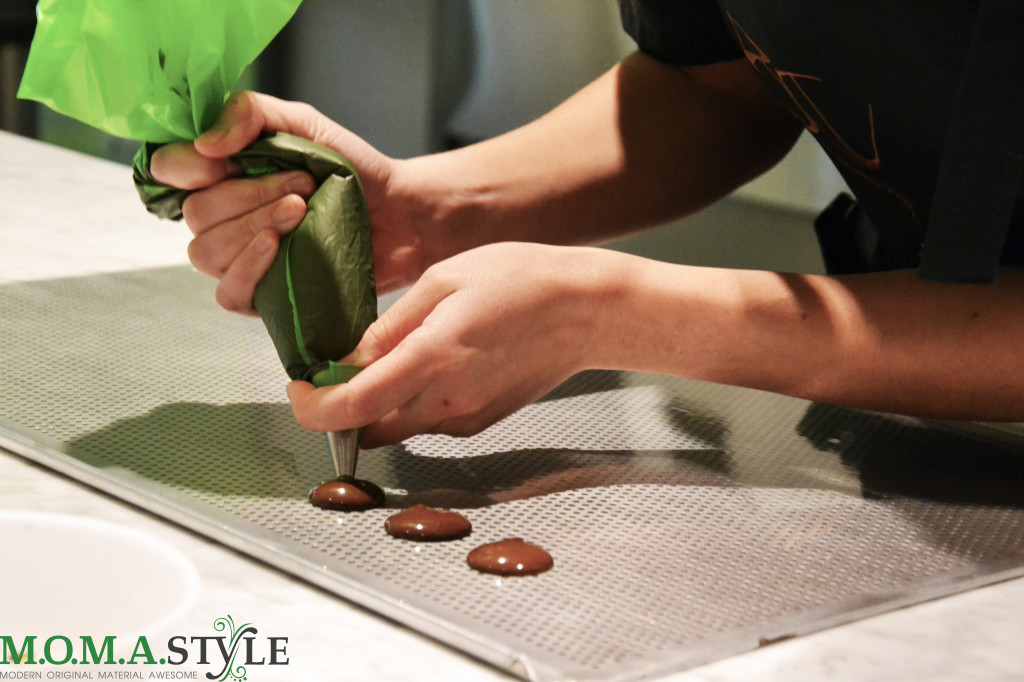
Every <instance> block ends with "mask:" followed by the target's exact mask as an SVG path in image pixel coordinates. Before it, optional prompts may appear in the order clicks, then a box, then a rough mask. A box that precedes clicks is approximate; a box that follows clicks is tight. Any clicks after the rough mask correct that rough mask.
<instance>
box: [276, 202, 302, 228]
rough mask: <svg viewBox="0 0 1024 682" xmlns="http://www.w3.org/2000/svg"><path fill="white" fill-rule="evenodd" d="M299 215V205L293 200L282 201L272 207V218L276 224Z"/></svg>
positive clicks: (283, 222) (282, 223)
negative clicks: (275, 206)
mask: <svg viewBox="0 0 1024 682" xmlns="http://www.w3.org/2000/svg"><path fill="white" fill-rule="evenodd" d="M298 216H299V207H298V206H296V205H295V202H294V201H283V202H281V204H280V205H279V206H278V207H277V208H275V209H274V215H273V219H274V222H275V223H277V224H278V225H286V224H288V223H290V222H291V221H293V220H295V219H296V218H297V217H298Z"/></svg>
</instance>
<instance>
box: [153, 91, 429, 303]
mask: <svg viewBox="0 0 1024 682" xmlns="http://www.w3.org/2000/svg"><path fill="white" fill-rule="evenodd" d="M272 131H283V132H288V133H292V134H294V135H299V136H301V137H305V138H307V139H309V140H312V141H313V142H316V143H318V144H321V145H323V146H326V147H330V148H332V149H335V150H337V151H339V152H341V153H342V154H344V155H345V156H346V157H347V158H348V159H349V160H350V161H351V162H352V164H353V165H354V166H355V168H356V170H357V172H358V173H359V176H360V180H361V182H362V184H363V189H364V192H365V194H366V199H367V204H368V208H369V212H370V223H371V225H372V226H373V230H374V234H373V246H374V260H375V268H376V273H377V281H378V289H379V290H380V291H382V292H383V291H387V290H389V289H393V288H395V287H397V286H399V285H402V284H406V283H409V282H411V281H412V280H414V279H415V278H416V276H418V275H419V273H420V272H421V271H422V265H421V262H422V258H421V257H420V254H419V244H420V240H419V236H418V234H416V233H415V230H414V228H413V227H412V225H413V222H414V221H411V220H407V219H403V218H402V217H401V211H402V210H403V206H404V205H406V204H403V203H402V202H394V201H389V200H388V195H389V184H390V180H391V174H392V167H393V161H392V160H391V159H389V158H387V157H386V156H384V155H383V154H381V153H380V152H378V151H377V150H375V149H374V148H373V147H371V146H370V145H369V144H367V143H366V142H364V141H363V140H361V139H359V138H358V137H356V136H355V135H353V134H352V133H350V132H349V131H347V130H345V129H344V128H342V127H341V126H339V125H337V124H336V123H334V122H333V121H331V120H329V119H328V118H326V117H325V116H323V115H322V114H320V113H319V112H318V111H316V110H315V109H314V108H313V107H310V106H308V105H305V104H300V103H296V102H285V101H282V100H279V99H276V98H274V97H270V96H267V95H260V94H256V93H251V92H244V93H240V94H238V95H235V96H233V97H232V98H231V99H230V100H229V101H228V103H227V105H226V106H225V108H224V112H223V113H222V114H221V117H220V119H219V120H218V122H217V123H216V125H214V126H213V127H212V128H211V129H210V130H208V131H206V132H205V133H203V135H201V136H200V137H199V138H198V139H196V140H195V142H194V143H177V144H171V145H167V146H164V147H162V148H160V149H159V150H157V152H156V153H155V154H154V155H153V159H152V164H151V171H152V173H153V176H154V177H155V178H156V179H157V180H158V181H160V182H162V183H164V184H167V185H171V186H173V187H180V188H182V189H189V190H196V191H195V192H194V193H193V194H191V195H190V196H189V197H188V199H186V200H185V203H184V205H183V207H182V209H183V213H184V217H185V222H186V223H187V224H188V226H189V229H190V230H191V231H192V233H193V235H195V238H194V239H193V241H192V243H191V244H190V245H189V249H188V255H189V260H190V261H191V262H192V264H193V265H194V266H195V267H196V269H198V270H199V271H200V272H204V273H206V274H208V275H211V276H213V277H216V278H217V279H219V280H220V283H219V284H218V286H217V294H216V296H217V301H218V302H219V303H220V305H221V306H223V307H224V308H226V309H228V310H234V311H238V312H243V313H249V314H252V313H253V312H254V311H253V309H252V297H253V291H254V290H255V288H256V285H257V284H258V283H259V281H260V280H261V279H262V278H263V275H264V274H265V273H266V271H267V269H268V268H269V267H270V264H271V263H272V262H273V260H274V256H275V254H276V251H277V244H278V239H279V237H280V236H281V235H284V234H287V233H289V232H291V231H292V230H294V229H295V228H296V227H298V225H299V223H300V222H302V218H303V217H304V216H305V212H306V204H305V200H306V199H308V198H309V197H310V196H311V195H312V194H313V192H314V191H315V190H316V187H315V183H314V181H313V178H312V177H311V176H309V175H308V174H306V173H302V172H288V173H275V174H271V175H266V176H262V177H259V178H240V177H237V176H238V169H237V168H236V167H235V166H234V164H233V163H231V162H230V161H229V159H228V157H229V156H230V155H232V154H234V153H236V152H238V151H240V150H242V149H244V148H245V147H247V146H248V145H249V144H251V143H252V142H254V141H255V140H256V139H257V138H258V137H259V136H260V135H261V134H262V133H264V132H272Z"/></svg>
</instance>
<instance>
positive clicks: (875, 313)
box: [595, 260, 1024, 421]
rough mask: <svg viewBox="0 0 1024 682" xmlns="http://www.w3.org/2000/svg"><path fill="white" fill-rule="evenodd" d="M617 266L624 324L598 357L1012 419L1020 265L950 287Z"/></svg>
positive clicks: (907, 279)
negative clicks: (978, 282) (981, 281)
mask: <svg viewBox="0 0 1024 682" xmlns="http://www.w3.org/2000/svg"><path fill="white" fill-rule="evenodd" d="M622 265H623V268H624V272H622V273H621V278H620V281H621V282H622V285H621V287H617V286H616V285H612V287H613V289H614V290H615V291H616V293H615V296H616V297H617V298H618V300H619V301H620V302H621V303H622V306H623V308H622V309H621V310H620V312H619V313H618V314H619V315H625V316H626V318H625V319H630V318H632V319H634V320H635V326H633V325H631V326H630V327H629V329H628V331H627V333H625V334H620V335H619V336H618V337H616V343H614V344H604V345H603V347H604V348H605V349H606V351H607V354H606V355H605V358H604V361H603V362H598V364H600V365H605V366H615V367H623V368H626V367H628V368H629V369H640V370H647V371H654V372H663V373H668V374H675V375H677V376H686V377H691V378H696V379H705V380H709V381H714V382H719V383H728V384H736V385H740V386H747V387H753V388H758V389H764V390H769V391H774V392H778V393H784V394H788V395H794V396H799V397H803V398H809V399H812V400H818V401H823V402H828V403H834V404H840V405H845V406H848V407H856V408H865V409H874V410H883V411H888V412H898V413H904V414H911V415H916V416H927V417H938V418H951V419H975V420H985V421H1024V353H1022V351H1021V348H1022V345H1021V341H1020V340H1021V338H1024V337H1022V334H1024V315H1022V314H1021V313H1022V311H1024V272H1021V271H1019V270H1004V271H1003V272H1001V273H1000V276H999V281H998V283H997V284H996V285H994V286H957V285H947V284H935V283H930V282H925V281H922V280H920V279H918V278H917V276H916V272H913V271H899V272H889V273H878V274H869V275H858V276H849V277H824V276H813V275H791V274H778V273H769V272H754V271H743V270H719V269H709V268H692V267H679V266H671V265H665V264H661V263H653V262H650V261H647V262H642V263H641V262H639V261H625V260H624V261H623V262H622ZM610 322H611V321H609V328H612V329H614V328H616V327H615V325H613V324H610ZM619 328H620V329H622V327H619ZM624 331H625V330H624ZM638 348H642V349H643V350H642V352H638V351H637V349H638ZM595 352H599V350H598V349H595Z"/></svg>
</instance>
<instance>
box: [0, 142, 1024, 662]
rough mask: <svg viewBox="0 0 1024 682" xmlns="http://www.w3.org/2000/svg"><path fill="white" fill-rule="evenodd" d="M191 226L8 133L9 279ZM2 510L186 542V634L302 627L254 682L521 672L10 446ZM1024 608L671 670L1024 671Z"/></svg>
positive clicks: (787, 645)
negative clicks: (282, 658) (480, 658)
mask: <svg viewBox="0 0 1024 682" xmlns="http://www.w3.org/2000/svg"><path fill="white" fill-rule="evenodd" d="M55 190H57V193H56V194H54V191H55ZM188 236H189V235H188V230H187V229H186V228H185V227H184V226H183V225H179V224H172V223H162V222H159V221H157V220H156V219H155V218H152V217H151V216H149V215H148V214H146V213H145V211H144V209H143V208H142V207H141V205H140V204H139V202H138V198H137V197H136V196H135V192H134V189H133V187H132V184H131V174H130V170H129V169H127V168H125V167H124V166H120V165H117V164H113V163H108V162H105V161H101V160H98V159H94V158H91V157H86V156H82V155H79V154H76V153H73V152H69V151H66V150H63V149H59V148H55V147H51V146H46V145H43V144H40V143H38V142H35V141H31V140H27V139H24V138H19V137H16V136H13V135H10V134H7V133H0V284H3V283H6V282H16V281H25V280H36V279H48V278H53V277H68V276H75V275H85V274H92V273H98V272H112V271H118V270H131V269H138V268H146V267H156V266H161V265H171V264H182V263H185V262H187V260H186V258H185V247H186V244H187V242H188ZM0 510H38V511H49V512H59V513H67V514H73V515H78V516H83V517H91V518H95V519H100V520H105V521H109V522H113V523H117V524H121V525H124V526H130V527H132V528H135V529H139V530H141V531H143V532H145V533H147V534H150V535H152V536H153V537H156V538H159V539H161V540H163V541H165V542H167V543H169V544H170V545H171V546H173V547H175V548H177V549H178V550H180V551H181V552H182V553H184V554H185V555H187V556H188V557H189V558H190V559H191V560H192V561H193V562H194V564H195V566H196V567H197V570H198V574H199V594H198V597H197V599H196V601H195V603H194V605H193V607H192V608H191V609H190V611H189V612H188V613H187V614H186V615H185V617H184V619H183V621H182V622H181V623H180V624H179V626H180V628H181V631H183V632H188V631H199V630H209V628H210V624H211V623H212V622H213V621H214V620H215V619H217V618H219V617H221V616H223V615H225V614H226V613H231V614H235V615H236V617H239V618H244V619H245V620H246V621H251V622H253V623H258V624H259V625H260V626H261V627H262V628H264V629H266V630H267V631H273V632H276V633H281V634H282V635H284V636H287V637H288V638H289V641H288V658H289V663H288V665H287V666H284V667H281V668H278V669H275V670H269V669H261V670H258V671H257V670H253V671H251V674H250V679H251V680H253V681H254V682H258V681H259V680H300V679H301V680H329V679H330V680H333V679H345V680H349V679H351V680H357V679H358V680H395V681H404V680H410V681H411V680H417V681H419V680H442V679H443V680H500V679H508V678H507V676H505V675H504V674H503V673H501V672H499V671H497V670H494V669H492V668H490V667H487V666H485V665H482V664H479V663H478V662H476V661H474V660H472V659H470V658H468V657H467V656H464V655H462V654H460V653H458V652H456V651H453V650H452V649H450V648H448V647H446V646H443V645H439V644H437V643H435V642H433V641H432V640H430V639H429V638H426V637H424V636H422V635H420V634H418V633H417V632H414V631H412V630H409V629H408V628H405V627H403V626H401V625H397V624H395V623H394V622H392V621H390V620H387V619H385V618H383V617H380V616H378V615H376V614H374V613H372V612H369V611H367V610H365V609H362V608H360V607H357V606H355V605H352V604H350V603H348V602H346V601H344V600H342V599H339V598H337V597H335V596H333V595H331V594H329V593H326V592H324V591H322V590H320V589H318V588H316V587H314V586H311V585H309V584H307V583H304V582H302V581H299V580H296V579H293V578H291V577H290V576H288V575H286V574H283V573H281V572H279V571H277V570H274V569H271V568H268V567H267V566H265V565H263V564H261V563H259V562H257V561H254V560H252V559H250V558H248V557H246V556H244V555H241V554H238V553H236V552H234V551H233V550H230V549H228V548H225V547H223V546H221V545H219V544H217V543H214V542H211V541H209V540H207V539H206V538H204V537H202V536H200V535H198V534H196V533H193V532H191V531H190V530H189V529H187V528H182V527H180V526H177V525H175V524H173V523H170V522H167V521H165V520H163V519H161V518H159V517H156V516H153V515H152V514H149V513H147V512H144V511H140V510H139V509H137V508H135V507H133V506H131V505H129V504H127V503H124V502H122V501H120V500H118V499H115V498H112V497H110V496H107V495H104V494H102V493H99V492H96V491H95V490H93V489H91V488H89V487H87V486H84V485H81V484H79V483H77V482H75V481H73V480H70V479H68V478H67V477H65V476H63V475H61V474H59V473H56V472H54V471H51V470H49V469H46V468H43V467H40V466H38V465H36V464H33V463H31V462H29V461H27V460H25V459H23V458H21V457H19V456H17V455H15V454H12V453H9V452H6V451H4V450H0ZM0 541H2V538H0ZM41 598H45V597H41ZM1022 612H1024V580H1011V581H1007V582H1003V583H1000V584H997V585H993V586H990V587H985V588H981V589H975V590H972V591H970V592H966V593H963V594H960V595H956V596H952V597H947V598H944V599H941V600H937V601H933V602H928V603H925V604H921V605H918V606H915V607H911V608H906V609H902V610H899V611H895V612H892V613H888V614H885V615H881V616H876V617H873V618H869V619H866V620H862V621H859V622H856V623H853V624H850V625H845V626H840V627H836V628H832V629H830V630H826V631H823V632H820V633H817V634H814V635H810V636H806V637H800V638H797V639H793V640H789V641H785V642H781V643H778V644H775V645H773V646H770V647H766V648H763V649H760V650H758V651H754V652H750V653H748V654H744V655H740V656H734V657H732V658H729V659H725V660H722V661H718V662H716V663H712V664H708V665H705V666H702V667H699V668H695V669H692V670H689V671H685V672H681V673H676V674H674V675H670V676H669V677H666V678H664V679H665V680H668V681H671V682H713V681H716V682H717V681H726V680H736V681H739V680H743V681H746V680H753V679H756V680H762V681H769V680H780V681H781V680H786V681H787V682H803V681H807V682H810V681H812V680H814V681H818V680H835V681H850V682H853V681H857V682H860V681H862V680H873V681H876V682H877V681H883V680H900V681H903V680H950V681H952V680H964V681H966V680H979V681H980V680H985V681H986V682H992V681H995V680H1019V679H1022V678H1024V662H1021V660H1020V657H1019V654H1018V648H1019V642H1021V641H1024V615H1022ZM0 634H2V633H0ZM340 662H344V666H343V667H339V663H340Z"/></svg>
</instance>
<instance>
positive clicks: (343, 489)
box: [309, 476, 384, 511]
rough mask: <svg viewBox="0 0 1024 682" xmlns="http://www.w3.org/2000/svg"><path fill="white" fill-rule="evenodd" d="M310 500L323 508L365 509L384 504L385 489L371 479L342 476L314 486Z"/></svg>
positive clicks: (337, 509)
mask: <svg viewBox="0 0 1024 682" xmlns="http://www.w3.org/2000/svg"><path fill="white" fill-rule="evenodd" d="M309 501H310V502H312V503H313V506H314V507H320V508H321V509H332V510H334V511H363V510H364V509H373V508H374V507H379V506H381V505H382V504H384V491H383V490H381V489H380V488H379V487H377V485H376V484H374V483H371V482H370V481H364V480H362V479H359V478H352V477H351V476H342V477H341V478H336V479H334V480H331V481H324V482H323V483H321V484H320V485H318V486H317V487H316V488H314V489H313V492H311V493H310V494H309Z"/></svg>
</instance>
